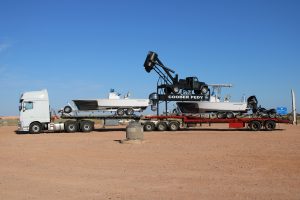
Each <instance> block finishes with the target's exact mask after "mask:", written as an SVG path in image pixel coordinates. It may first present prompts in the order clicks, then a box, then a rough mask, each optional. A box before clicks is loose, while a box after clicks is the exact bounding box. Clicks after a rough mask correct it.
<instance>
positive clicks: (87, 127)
mask: <svg viewBox="0 0 300 200" xmlns="http://www.w3.org/2000/svg"><path fill="white" fill-rule="evenodd" d="M80 130H81V131H82V132H91V131H93V130H94V122H92V121H88V120H86V121H81V122H80Z"/></svg>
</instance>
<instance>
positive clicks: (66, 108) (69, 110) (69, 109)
mask: <svg viewBox="0 0 300 200" xmlns="http://www.w3.org/2000/svg"><path fill="white" fill-rule="evenodd" d="M70 112H72V108H71V106H65V107H64V113H70Z"/></svg>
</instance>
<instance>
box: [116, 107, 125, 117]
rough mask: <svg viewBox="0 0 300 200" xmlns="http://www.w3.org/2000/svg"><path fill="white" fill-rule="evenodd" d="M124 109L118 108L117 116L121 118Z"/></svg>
mask: <svg viewBox="0 0 300 200" xmlns="http://www.w3.org/2000/svg"><path fill="white" fill-rule="evenodd" d="M124 113H125V112H124V109H123V108H118V110H117V115H118V116H123V115H124Z"/></svg>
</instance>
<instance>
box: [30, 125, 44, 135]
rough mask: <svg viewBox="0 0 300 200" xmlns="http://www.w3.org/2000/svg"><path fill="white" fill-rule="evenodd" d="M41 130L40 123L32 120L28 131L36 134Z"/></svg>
mask: <svg viewBox="0 0 300 200" xmlns="http://www.w3.org/2000/svg"><path fill="white" fill-rule="evenodd" d="M40 132H42V125H41V123H39V122H32V123H31V124H30V126H29V133H31V134H38V133H40Z"/></svg>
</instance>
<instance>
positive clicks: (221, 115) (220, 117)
mask: <svg viewBox="0 0 300 200" xmlns="http://www.w3.org/2000/svg"><path fill="white" fill-rule="evenodd" d="M224 115H225V114H224V113H222V112H217V118H218V119H223V118H224Z"/></svg>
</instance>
